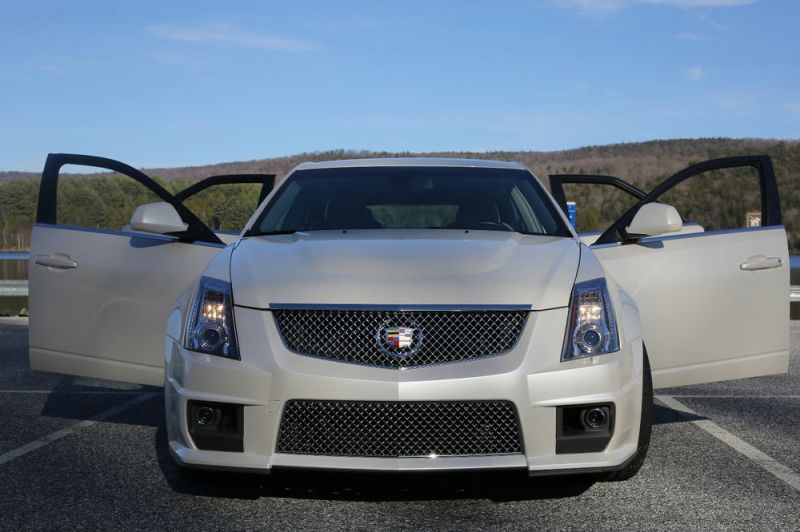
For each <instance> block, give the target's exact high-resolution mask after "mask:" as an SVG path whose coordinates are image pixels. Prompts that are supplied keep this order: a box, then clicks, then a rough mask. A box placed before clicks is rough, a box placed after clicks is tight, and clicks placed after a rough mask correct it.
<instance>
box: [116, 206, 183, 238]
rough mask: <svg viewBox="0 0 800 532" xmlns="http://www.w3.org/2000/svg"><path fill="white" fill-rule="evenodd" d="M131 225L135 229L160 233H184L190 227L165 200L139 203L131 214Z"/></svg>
mask: <svg viewBox="0 0 800 532" xmlns="http://www.w3.org/2000/svg"><path fill="white" fill-rule="evenodd" d="M130 225H131V229H133V230H134V231H144V232H146V233H156V234H159V235H164V234H167V233H182V232H184V231H186V230H187V229H188V228H189V225H188V224H186V223H184V221H183V220H181V216H180V215H179V214H178V211H176V210H175V207H173V206H172V205H170V204H169V203H166V202H163V201H160V202H158V203H146V204H144V205H139V206H138V207H137V208H136V211H134V213H133V216H131V224H130Z"/></svg>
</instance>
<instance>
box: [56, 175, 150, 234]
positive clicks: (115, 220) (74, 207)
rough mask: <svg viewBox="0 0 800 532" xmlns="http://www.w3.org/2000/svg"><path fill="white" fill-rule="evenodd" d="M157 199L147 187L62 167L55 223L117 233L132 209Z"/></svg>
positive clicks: (111, 176)
mask: <svg viewBox="0 0 800 532" xmlns="http://www.w3.org/2000/svg"><path fill="white" fill-rule="evenodd" d="M157 201H161V199H160V198H159V197H158V196H157V195H156V194H154V193H153V192H152V191H150V190H149V189H148V188H147V187H145V186H144V185H142V184H141V183H139V182H138V181H135V180H133V179H131V178H130V177H127V176H123V175H120V174H116V173H112V172H98V169H97V168H95V167H91V166H82V165H71V164H70V165H64V166H63V167H62V168H61V172H60V173H59V179H58V190H57V203H56V223H57V224H59V225H69V226H76V227H87V228H92V229H111V230H116V231H119V230H121V229H123V228H124V226H125V225H126V224H127V223H128V222H129V221H130V219H131V215H132V214H133V211H135V210H136V207H138V206H139V205H142V204H145V203H153V202H157Z"/></svg>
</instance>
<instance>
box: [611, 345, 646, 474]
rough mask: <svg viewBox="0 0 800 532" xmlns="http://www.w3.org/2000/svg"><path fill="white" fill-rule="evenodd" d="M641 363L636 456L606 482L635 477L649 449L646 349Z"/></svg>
mask: <svg viewBox="0 0 800 532" xmlns="http://www.w3.org/2000/svg"><path fill="white" fill-rule="evenodd" d="M642 362H643V367H642V416H641V420H640V421H639V442H638V445H637V449H636V455H634V457H633V460H631V461H630V462H629V463H628V465H626V466H625V467H624V468H622V469H620V470H619V471H614V472H613V473H610V474H609V475H608V477H607V478H606V481H607V482H619V481H622V480H628V479H629V478H633V477H635V476H636V473H638V472H639V470H640V469H641V468H642V465H643V464H644V460H645V458H647V450H648V449H649V448H650V435H651V433H652V432H653V376H652V375H651V374H650V360H649V359H648V358H647V350H646V349H645V350H644V352H643V354H642Z"/></svg>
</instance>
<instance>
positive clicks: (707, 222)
mask: <svg viewBox="0 0 800 532" xmlns="http://www.w3.org/2000/svg"><path fill="white" fill-rule="evenodd" d="M658 201H660V202H661V203H666V204H668V205H672V206H673V207H675V208H676V209H677V210H678V212H679V213H680V215H681V216H682V217H683V219H684V220H685V222H684V224H686V223H696V224H698V225H700V226H701V227H702V228H703V229H704V230H705V231H719V230H723V229H742V228H747V227H759V226H760V225H761V188H760V185H759V179H758V172H757V170H756V169H755V168H752V167H749V166H748V167H739V168H726V169H724V170H712V171H708V172H702V173H699V174H697V175H694V176H692V177H690V178H688V179H686V180H685V181H683V182H681V183H679V184H677V185H675V186H674V187H672V188H670V189H669V190H667V191H666V192H665V193H664V194H662V195H661V197H659V198H658Z"/></svg>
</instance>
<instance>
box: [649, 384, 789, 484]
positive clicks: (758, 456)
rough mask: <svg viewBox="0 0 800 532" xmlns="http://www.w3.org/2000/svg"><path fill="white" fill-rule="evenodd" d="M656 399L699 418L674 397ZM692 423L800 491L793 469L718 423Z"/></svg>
mask: <svg viewBox="0 0 800 532" xmlns="http://www.w3.org/2000/svg"><path fill="white" fill-rule="evenodd" d="M687 397H688V396H687ZM704 397H705V396H704ZM656 399H657V400H658V401H660V402H661V403H662V404H664V405H665V406H667V407H669V408H671V409H673V410H677V411H678V412H683V413H685V414H690V415H692V416H699V414H698V413H697V412H695V411H694V410H692V409H691V408H689V407H688V406H686V405H685V404H683V403H681V402H680V401H678V400H677V399H675V397H673V396H669V395H657V396H656ZM691 423H693V424H694V425H696V426H698V427H699V428H701V429H703V430H704V431H706V432H708V433H709V434H711V435H712V436H714V437H715V438H717V439H718V440H720V441H721V442H723V443H726V444H727V445H728V446H730V447H731V448H733V449H734V450H735V451H737V452H739V453H740V454H742V455H744V456H745V457H747V458H749V459H750V460H752V461H753V462H755V463H756V464H758V465H760V466H761V467H763V468H764V469H766V470H767V471H768V472H770V473H772V475H774V476H775V477H777V478H779V479H780V480H782V481H783V482H785V483H786V484H788V485H789V486H791V487H792V488H794V489H795V490H797V491H800V474H798V473H797V472H795V471H794V470H792V469H791V468H789V467H787V466H785V465H783V464H782V463H780V462H778V461H777V460H775V459H774V458H772V457H771V456H769V455H767V454H765V453H763V452H761V451H759V450H758V449H756V448H755V447H753V446H752V445H750V444H749V443H747V442H745V441H743V440H742V439H740V438H739V437H737V436H734V435H733V434H731V433H730V432H728V431H727V430H725V429H723V428H722V427H720V426H719V425H717V424H716V423H714V422H713V421H711V420H709V419H697V420H694V421H692V422H691Z"/></svg>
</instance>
